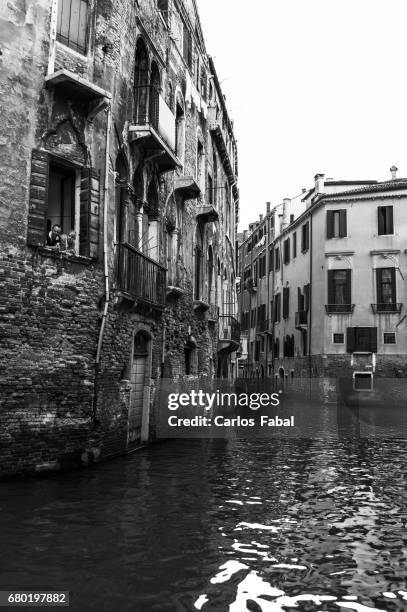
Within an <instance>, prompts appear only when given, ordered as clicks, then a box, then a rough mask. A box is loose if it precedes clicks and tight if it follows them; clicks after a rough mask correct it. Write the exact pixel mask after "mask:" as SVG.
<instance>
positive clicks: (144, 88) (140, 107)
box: [134, 38, 148, 125]
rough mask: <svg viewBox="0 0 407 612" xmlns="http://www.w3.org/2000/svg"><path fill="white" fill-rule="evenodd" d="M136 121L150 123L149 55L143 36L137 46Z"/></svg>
mask: <svg viewBox="0 0 407 612" xmlns="http://www.w3.org/2000/svg"><path fill="white" fill-rule="evenodd" d="M134 122H135V124H136V125H145V124H146V123H148V57H147V49H146V46H145V44H144V42H143V40H142V39H141V38H139V39H138V41H137V47H136V63H135V72H134Z"/></svg>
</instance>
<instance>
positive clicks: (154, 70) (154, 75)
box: [149, 62, 161, 127]
mask: <svg viewBox="0 0 407 612" xmlns="http://www.w3.org/2000/svg"><path fill="white" fill-rule="evenodd" d="M150 85H151V86H150V99H149V119H150V123H151V124H152V125H154V126H155V127H158V113H159V103H160V99H159V96H160V90H161V77H160V71H159V70H158V66H157V64H156V63H155V62H153V63H152V64H151V77H150Z"/></svg>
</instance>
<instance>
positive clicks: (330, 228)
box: [326, 210, 334, 238]
mask: <svg viewBox="0 0 407 612" xmlns="http://www.w3.org/2000/svg"><path fill="white" fill-rule="evenodd" d="M333 235H334V213H333V210H327V211H326V237H327V238H333Z"/></svg>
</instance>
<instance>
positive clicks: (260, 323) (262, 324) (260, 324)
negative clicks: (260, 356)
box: [256, 320, 268, 333]
mask: <svg viewBox="0 0 407 612" xmlns="http://www.w3.org/2000/svg"><path fill="white" fill-rule="evenodd" d="M256 327H257V331H258V332H260V333H263V332H265V331H266V329H267V327H268V321H267V320H263V321H259V320H258V321H257V326H256Z"/></svg>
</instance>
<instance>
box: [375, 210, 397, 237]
mask: <svg viewBox="0 0 407 612" xmlns="http://www.w3.org/2000/svg"><path fill="white" fill-rule="evenodd" d="M377 215H378V219H377V225H378V228H377V232H378V234H379V236H383V235H386V234H394V224H393V206H378V207H377Z"/></svg>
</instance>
